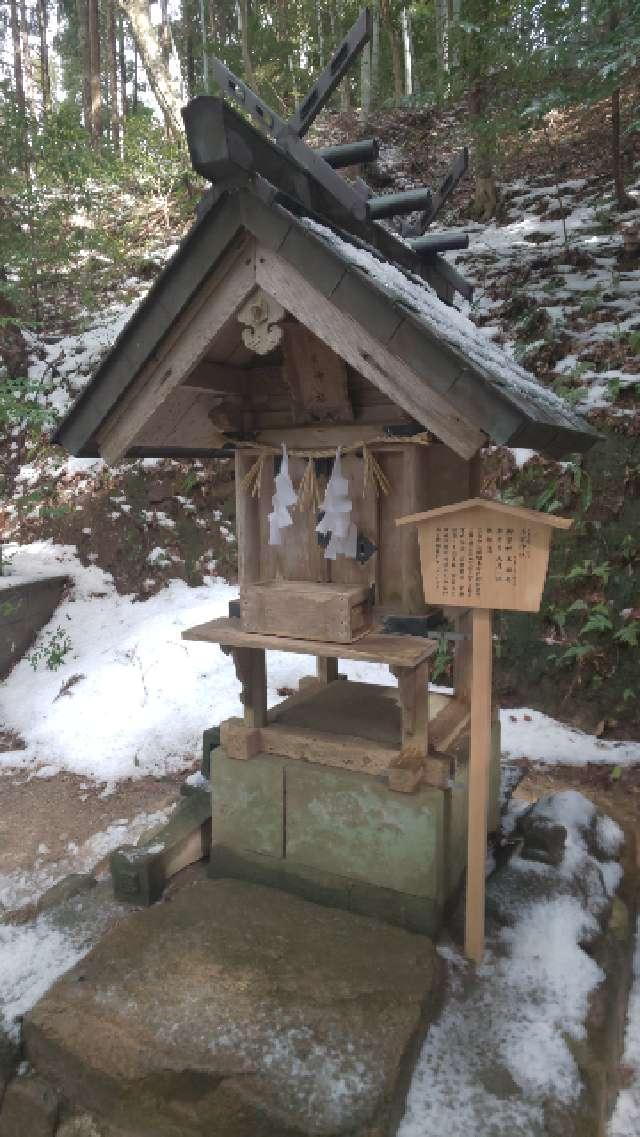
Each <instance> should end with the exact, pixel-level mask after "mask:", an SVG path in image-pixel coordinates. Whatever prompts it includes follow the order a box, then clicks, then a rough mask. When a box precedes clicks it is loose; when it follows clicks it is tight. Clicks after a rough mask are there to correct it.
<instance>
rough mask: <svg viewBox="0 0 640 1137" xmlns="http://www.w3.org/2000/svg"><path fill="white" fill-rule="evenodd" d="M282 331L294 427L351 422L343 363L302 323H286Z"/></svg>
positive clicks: (350, 408) (351, 413)
mask: <svg viewBox="0 0 640 1137" xmlns="http://www.w3.org/2000/svg"><path fill="white" fill-rule="evenodd" d="M283 332H284V374H285V376H286V381H287V383H288V385H289V388H290V390H291V395H292V399H293V415H294V422H295V424H296V425H298V424H300V423H305V422H313V423H317V422H323V421H325V422H332V423H338V422H342V423H348V422H352V421H353V407H352V406H351V402H350V400H349V392H348V389H347V368H346V364H345V362H344V360H343V359H341V358H340V356H338V355H336V353H335V352H334V351H332V350H331V348H330V347H328V346H327V344H325V343H323V342H322V341H321V340H319V339H318V337H317V336H314V335H313V334H312V333H311V332H310V331H309V330H308V329H307V328H305V327H304V326H303V325H302V324H298V323H294V322H293V321H289V322H288V323H287V324H285V326H284V328H283Z"/></svg>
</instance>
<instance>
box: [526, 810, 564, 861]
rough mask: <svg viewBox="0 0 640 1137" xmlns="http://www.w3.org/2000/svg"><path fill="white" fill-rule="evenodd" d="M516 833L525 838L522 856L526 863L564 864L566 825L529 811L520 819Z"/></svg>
mask: <svg viewBox="0 0 640 1137" xmlns="http://www.w3.org/2000/svg"><path fill="white" fill-rule="evenodd" d="M516 832H518V833H519V834H521V835H522V837H523V838H524V841H523V845H522V849H521V850H520V856H521V857H524V859H525V860H526V861H539V862H540V863H541V864H544V865H559V864H561V863H562V858H563V857H564V850H565V846H566V843H567V830H566V829H565V827H564V825H559V824H558V823H557V822H553V821H550V820H549V818H547V817H544V816H540V815H538V814H537V813H536V812H535V810H529V811H528V812H527V813H525V814H524V815H523V816H522V817H520V818H519V819H518V824H517V825H516Z"/></svg>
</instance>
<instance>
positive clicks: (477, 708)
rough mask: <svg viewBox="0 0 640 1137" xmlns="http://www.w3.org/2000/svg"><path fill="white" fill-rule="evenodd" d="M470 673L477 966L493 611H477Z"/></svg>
mask: <svg viewBox="0 0 640 1137" xmlns="http://www.w3.org/2000/svg"><path fill="white" fill-rule="evenodd" d="M471 618H472V626H473V662H472V670H471V740H470V749H469V826H468V836H467V896H466V910H465V933H464V947H465V953H466V954H467V955H468V956H469V958H470V959H473V960H474V961H475V962H476V963H478V964H479V963H481V962H482V957H483V955H484V906H485V871H486V870H485V864H486V859H487V811H488V799H489V763H490V759H491V674H492V643H491V611H490V610H489V609H488V608H474V609H473V611H472V617H471Z"/></svg>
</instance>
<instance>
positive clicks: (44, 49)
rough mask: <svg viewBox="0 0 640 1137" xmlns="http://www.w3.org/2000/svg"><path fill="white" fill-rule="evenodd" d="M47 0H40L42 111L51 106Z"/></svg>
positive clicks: (39, 31) (39, 30)
mask: <svg viewBox="0 0 640 1137" xmlns="http://www.w3.org/2000/svg"><path fill="white" fill-rule="evenodd" d="M47 26H48V16H47V0H38V33H39V36H40V86H41V88H42V111H43V114H44V113H46V112H47V111H48V110H49V108H50V107H51V74H50V71H49V45H48V43H47Z"/></svg>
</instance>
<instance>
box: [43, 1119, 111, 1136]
mask: <svg viewBox="0 0 640 1137" xmlns="http://www.w3.org/2000/svg"><path fill="white" fill-rule="evenodd" d="M56 1137H107V1135H106V1133H105V1130H104V1129H102V1128H98V1126H97V1124H96V1122H95V1121H94V1119H93V1118H92V1117H90V1116H89V1114H88V1113H76V1114H74V1115H73V1117H66V1118H65V1119H64V1120H63V1121H61V1122H60V1125H59V1126H58V1128H57V1130H56Z"/></svg>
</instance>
